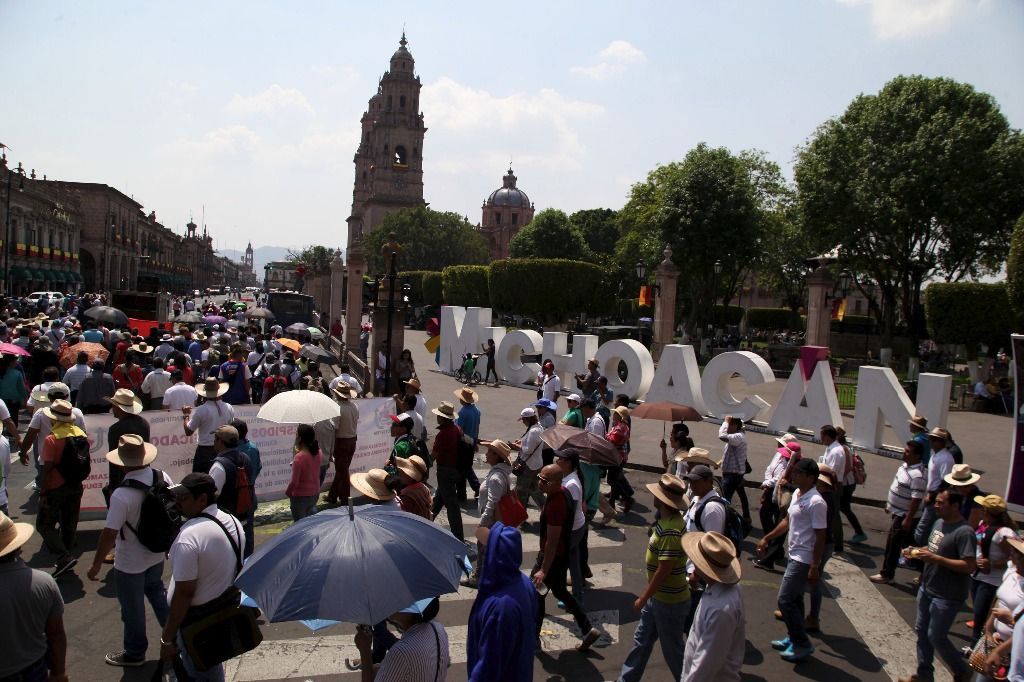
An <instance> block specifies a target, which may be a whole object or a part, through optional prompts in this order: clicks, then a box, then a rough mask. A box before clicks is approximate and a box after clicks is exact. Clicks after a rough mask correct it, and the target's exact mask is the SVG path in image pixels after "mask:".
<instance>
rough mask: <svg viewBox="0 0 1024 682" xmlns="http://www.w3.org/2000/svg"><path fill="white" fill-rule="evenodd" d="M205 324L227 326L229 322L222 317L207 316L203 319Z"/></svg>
mask: <svg viewBox="0 0 1024 682" xmlns="http://www.w3.org/2000/svg"><path fill="white" fill-rule="evenodd" d="M203 322H206V323H207V324H227V323H228V320H227V318H226V317H222V316H220V315H207V316H206V317H204V318H203Z"/></svg>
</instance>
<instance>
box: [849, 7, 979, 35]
mask: <svg viewBox="0 0 1024 682" xmlns="http://www.w3.org/2000/svg"><path fill="white" fill-rule="evenodd" d="M839 2H840V3H841V4H843V5H847V6H849V7H864V6H867V7H868V8H869V10H870V12H871V24H872V26H873V27H874V29H875V34H876V35H877V36H878V37H879V38H881V39H882V40H894V39H898V38H913V37H917V36H921V35H930V34H935V33H940V32H942V31H944V30H946V29H948V28H949V27H950V26H951V25H952V24H953V21H954V19H956V18H957V17H958V16H960V15H962V14H964V13H966V12H969V11H971V10H974V9H978V8H980V7H982V6H984V5H986V4H988V0H839Z"/></svg>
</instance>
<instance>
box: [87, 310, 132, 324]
mask: <svg viewBox="0 0 1024 682" xmlns="http://www.w3.org/2000/svg"><path fill="white" fill-rule="evenodd" d="M83 314H84V315H85V316H86V317H88V318H91V319H93V320H96V321H97V322H103V323H105V324H109V325H113V326H115V327H119V326H124V325H127V324H128V316H127V315H125V314H124V313H123V312H121V311H120V310H118V309H117V308H111V307H110V306H108V305H94V306H93V307H91V308H89V309H88V310H86V311H85V313H83Z"/></svg>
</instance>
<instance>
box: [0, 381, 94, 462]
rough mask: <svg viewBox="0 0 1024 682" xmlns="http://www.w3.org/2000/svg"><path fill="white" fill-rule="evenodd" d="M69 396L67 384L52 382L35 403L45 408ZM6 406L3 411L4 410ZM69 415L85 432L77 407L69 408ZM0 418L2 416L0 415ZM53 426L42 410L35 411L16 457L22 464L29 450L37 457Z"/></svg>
mask: <svg viewBox="0 0 1024 682" xmlns="http://www.w3.org/2000/svg"><path fill="white" fill-rule="evenodd" d="M70 394H71V390H70V389H69V388H68V386H67V384H64V383H62V382H60V381H57V382H54V383H53V384H52V385H51V386H50V389H49V390H48V391H47V392H46V398H45V399H40V400H38V401H37V402H38V403H39V405H38V406H39V407H40V408H42V407H46V406H47V405H50V404H52V403H53V401H54V400H67V399H68V396H69V395H70ZM6 409H7V408H6V406H5V407H4V410H6ZM71 414H72V415H74V418H75V426H77V427H78V428H80V429H82V430H83V431H85V415H84V414H82V411H81V410H80V409H78V408H77V407H73V408H71ZM0 416H3V415H2V414H0ZM52 426H53V422H52V421H51V420H50V418H49V417H47V416H46V415H45V414H44V413H43V411H42V409H39V410H36V412H35V413H34V414H33V415H32V421H30V422H29V423H28V430H27V431H26V432H25V437H24V438H23V439H22V440H21V444H20V446H19V449H18V457H19V458H21V461H22V463H27V462H28V451H29V448H33V450H34V452H35V453H36V455H37V456H38V454H39V445H38V444H40V443H42V442H43V441H45V440H46V437H47V436H49V435H50V430H51V428H52Z"/></svg>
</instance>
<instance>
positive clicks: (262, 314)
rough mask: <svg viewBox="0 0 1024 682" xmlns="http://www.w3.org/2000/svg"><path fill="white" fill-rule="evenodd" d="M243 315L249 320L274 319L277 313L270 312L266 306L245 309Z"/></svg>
mask: <svg viewBox="0 0 1024 682" xmlns="http://www.w3.org/2000/svg"><path fill="white" fill-rule="evenodd" d="M245 316H246V317H248V318H249V319H250V320H275V319H277V315H275V314H274V313H272V312H270V311H269V310H267V309H266V308H253V309H252V310H249V311H246V313H245Z"/></svg>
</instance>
